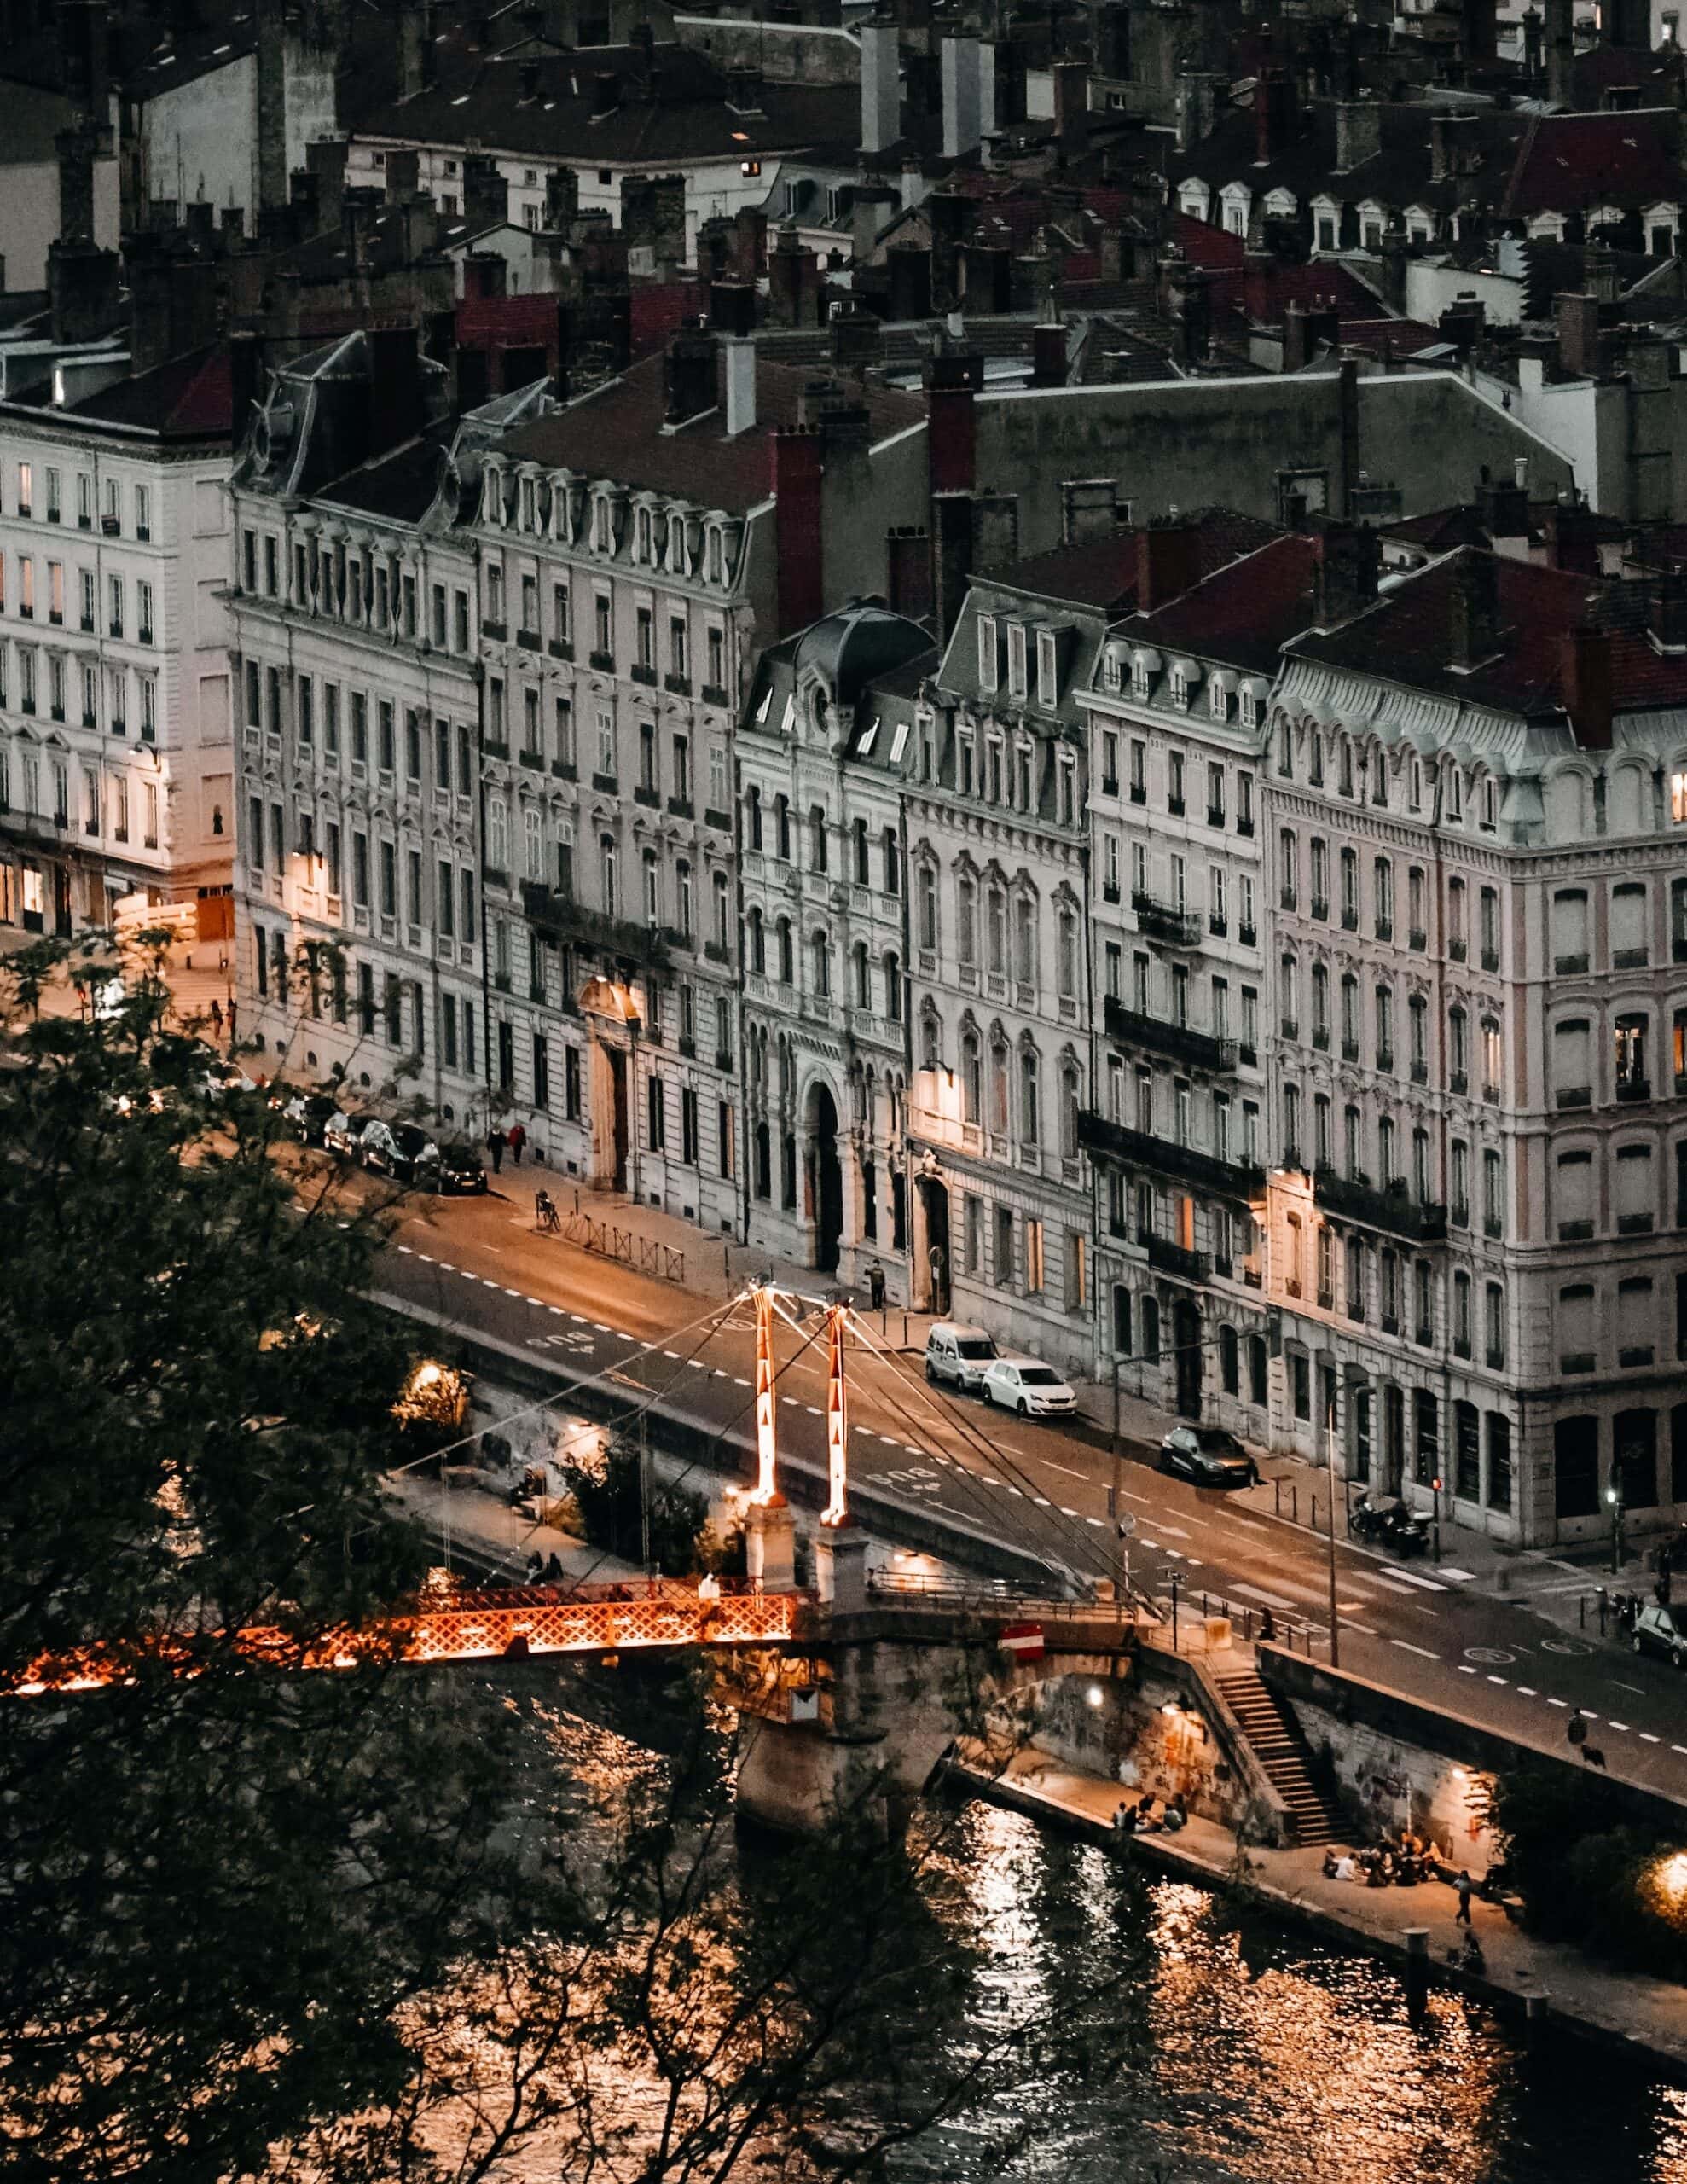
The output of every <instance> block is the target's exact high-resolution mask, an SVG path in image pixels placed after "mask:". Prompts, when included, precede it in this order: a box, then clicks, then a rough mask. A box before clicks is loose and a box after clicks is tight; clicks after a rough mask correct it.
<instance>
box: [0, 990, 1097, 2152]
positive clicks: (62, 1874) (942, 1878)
mask: <svg viewBox="0 0 1687 2184" xmlns="http://www.w3.org/2000/svg"><path fill="white" fill-rule="evenodd" d="M52 954H53V951H51V950H39V951H26V954H25V955H24V956H22V957H14V959H12V962H11V965H10V967H9V977H10V980H11V996H10V997H11V1008H10V1010H9V1021H10V1023H11V1025H12V1029H13V1034H14V1036H13V1039H12V1051H11V1054H10V1056H9V1061H10V1066H7V1067H0V1223H3V1228H0V1234H3V1235H4V1239H5V1252H4V1255H3V1258H0V1417H3V1418H4V1420H5V1423H6V1431H5V1433H4V1436H3V1440H0V1507H3V1509H4V1512H5V1522H4V1530H3V1533H0V1710H3V1711H0V1721H3V1725H4V1726H3V1734H0V2114H3V2117H4V2127H5V2129H6V2132H7V2155H8V2168H9V2175H12V2176H14V2177H16V2178H18V2179H20V2180H22V2184H71V2180H72V2179H74V2180H76V2181H77V2184H88V2181H89V2180H93V2184H107V2180H110V2184H123V2181H124V2180H128V2179H130V2178H138V2177H141V2176H146V2177H148V2178H149V2179H150V2178H152V2177H154V2176H156V2177H159V2178H165V2179H168V2180H170V2184H200V2181H201V2180H204V2181H205V2184H211V2180H213V2179H218V2180H220V2179H222V2178H224V2177H227V2176H230V2175H247V2174H258V2173H267V2174H281V2173H287V2174H299V2175H305V2174H308V2175H310V2177H311V2178H312V2179H313V2184H314V2181H315V2180H328V2184H372V2180H374V2179H376V2178H380V2179H383V2180H385V2179H387V2178H391V2177H395V2176H402V2177H415V2178H423V2177H432V2176H435V2175H449V2176H452V2177H454V2178H456V2179H460V2180H462V2184H474V2180H479V2179H482V2178H484V2179H487V2180H489V2184H490V2179H491V2178H492V2177H493V2176H494V2175H496V2164H498V2163H499V2162H501V2161H505V2160H507V2159H509V2158H511V2157H513V2155H514V2154H516V2153H518V2152H522V2153H525V2154H530V2155H532V2156H533V2158H536V2159H543V2160H545V2161H546V2162H547V2163H551V2162H553V2161H554V2167H552V2168H551V2169H550V2173H552V2174H554V2175H559V2176H567V2177H569V2178H571V2179H589V2178H593V2177H594V2176H596V2175H599V2174H600V2173H601V2174H604V2175H609V2174H614V2175H617V2177H619V2176H625V2177H633V2178H637V2179H640V2180H641V2184H690V2180H693V2179H703V2178H709V2179H721V2178H723V2177H724V2176H725V2175H727V2173H728V2171H729V2170H730V2169H732V2167H733V2164H734V2163H735V2162H736V2161H737V2160H739V2158H741V2157H742V2155H743V2154H744V2153H745V2150H746V2149H748V2148H750V2147H751V2146H763V2145H765V2146H773V2147H774V2148H775V2149H776V2150H777V2151H778V2152H779V2153H780V2158H781V2159H782V2160H784V2159H789V2160H791V2161H794V2162H797V2163H798V2164H809V2165H812V2164H815V2162H816V2161H818V2162H819V2163H820V2164H821V2165H823V2166H825V2167H826V2168H828V2169H832V2171H834V2172H836V2173H838V2174H839V2175H851V2174H854V2173H855V2172H856V2171H858V2170H860V2169H863V2168H864V2167H866V2166H867V2165H868V2164H870V2163H871V2162H872V2160H873V2159H874V2158H876V2156H877V2154H878V2152H882V2151H883V2149H884V2146H886V2145H887V2144H890V2143H894V2142H896V2140H900V2139H901V2138H904V2137H907V2136H911V2135H914V2134H916V2133H917V2132H918V2131H919V2130H920V2129H924V2128H925V2127H926V2126H927V2125H928V2124H929V2123H930V2122H931V2120H932V2119H933V2118H934V2117H939V2116H943V2115H953V2114H956V2113H959V2112H961V2111H963V2110H965V2109H969V2108H971V2107H975V2106H977V2104H979V2103H981V2102H986V2103H987V2102H988V2100H989V2099H990V2097H991V2096H992V2095H993V2094H995V2093H997V2092H999V2091H1000V2090H1001V2089H1002V2088H1004V2087H1005V2086H1006V2085H1009V2084H1012V2083H1017V2082H1022V2081H1023V2076H1024V2074H1025V2072H1026V2071H1028V2070H1029V2069H1031V2068H1033V2067H1037V2068H1041V2067H1044V2066H1045V2065H1046V2055H1047V2052H1048V2046H1049V2042H1051V2041H1052V2040H1056V2039H1058V2036H1059V2034H1060V2024H1058V2023H1055V2024H1051V2023H1049V2022H1048V2021H1047V2020H1046V2018H1045V2019H1041V2020H1040V2021H1039V2023H1038V2024H1036V2025H1035V2027H1032V2026H1029V2025H1026V2024H1016V2023H1013V2022H1012V2021H1011V2020H1007V2019H1005V2018H992V2020H991V2021H990V2024H989V2025H988V2029H987V2030H983V2031H982V2032H981V2031H978V2030H976V2029H975V2028H974V2026H973V2024H972V2022H971V2018H970V2017H969V2014H968V2011H967V2006H966V1997H967V1994H968V1992H969V1981H970V1977H971V1946H972V1944H971V1941H970V1939H969V1937H968V1935H967V1932H966V1931H965V1921H959V1922H958V1921H957V1920H955V1918H954V1915H953V1909H954V1907H953V1904H952V1903H951V1902H949V1901H948V1891H949V1888H950V1878H949V1867H948V1862H947V1854H946V1847H945V1844H946V1838H945V1826H946V1823H945V1821H944V1820H943V1817H942V1815H941V1814H939V1815H936V1817H935V1818H934V1819H930V1820H928V1821H923V1822H922V1823H921V1828H920V1830H919V1832H918V1833H916V1835H915V1837H914V1838H913V1841H912V1843H911V1844H891V1843H887V1842H886V1840H885V1839H884V1833H883V1830H882V1827H881V1826H880V1825H879V1822H878V1816H877V1815H878V1805H877V1803H876V1801H875V1799H874V1798H873V1796H872V1784H871V1782H870V1781H869V1782H868V1783H867V1786H866V1788H865V1791H864V1792H863V1794H862V1795H861V1796H860V1797H859V1798H855V1799H853V1800H852V1801H851V1802H850V1803H849V1804H848V1805H847V1806H846V1807H845V1808H844V1809H841V1810H840V1811H839V1812H838V1814H837V1815H835V1816H834V1819H833V1821H832V1824H831V1825H830V1826H829V1827H827V1828H826V1830H824V1831H823V1833H821V1835H820V1838H818V1839H817V1840H816V1841H815V1842H814V1843H812V1844H808V1845H806V1846H803V1847H802V1848H800V1849H799V1850H796V1851H794V1852H793V1853H792V1854H791V1855H790V1856H787V1857H785V1858H782V1859H779V1860H776V1861H773V1862H766V1863H761V1864H756V1863H752V1864H751V1866H750V1867H742V1866H740V1865H739V1862H737V1861H735V1860H734V1859H733V1857H732V1856H730V1849H731V1843H732V1821H733V1798H732V1777H733V1768H734V1765H735V1762H736V1757H737V1751H738V1744H739V1738H740V1737H741V1736H742V1735H744V1734H753V1733H754V1730H755V1722H756V1716H755V1712H754V1708H753V1705H751V1703H749V1702H751V1701H753V1702H755V1703H757V1704H759V1703H762V1701H764V1700H767V1699H770V1698H771V1699H774V1700H775V1701H776V1698H777V1677H778V1664H777V1662H774V1661H769V1662H767V1663H765V1664H749V1665H746V1666H745V1667H744V1668H743V1669H742V1670H740V1671H739V1673H740V1676H742V1677H744V1678H748V1679H750V1684H749V1685H746V1686H745V1687H740V1688H739V1689H737V1690H733V1689H730V1688H725V1687H722V1685H721V1683H720V1682H718V1681H717V1680H716V1678H715V1676H714V1675H713V1673H712V1672H711V1670H710V1668H709V1667H708V1665H707V1664H706V1663H704V1662H702V1661H696V1660H693V1661H691V1662H688V1663H685V1664H681V1666H680V1667H679V1668H678V1669H677V1670H673V1671H671V1672H670V1671H664V1670H656V1671H643V1670H629V1671H627V1672H625V1673H623V1676H621V1677H620V1678H619V1679H617V1678H616V1677H614V1676H607V1677H606V1676H605V1674H604V1672H603V1671H602V1670H593V1671H590V1672H588V1671H587V1670H583V1669H580V1668H577V1667H573V1668H569V1667H564V1668H562V1669H560V1670H557V1669H555V1668H554V1667H552V1666H548V1665H546V1664H534V1665H533V1666H531V1667H530V1668H512V1669H508V1670H501V1671H499V1672H498V1674H497V1675H496V1676H478V1675H474V1674H471V1673H468V1672H459V1671H457V1670H447V1671H443V1672H440V1673H429V1674H424V1673H423V1672H421V1671H420V1670H413V1669H407V1668H405V1667H403V1665H401V1664H398V1663H397V1661H396V1659H395V1658H393V1653H392V1651H391V1648H385V1649H384V1648H383V1647H381V1646H380V1644H378V1643H376V1644H372V1645H371V1646H370V1647H368V1650H367V1651H366V1653H364V1654H363V1656H362V1658H361V1660H360V1664H359V1665H358V1666H357V1668H355V1669H353V1670H348V1671H345V1672H322V1671H305V1670H302V1669H301V1667H300V1660H301V1657H302V1655H303V1653H304V1649H305V1648H306V1647H308V1646H309V1645H310V1642H311V1641H313V1640H314V1639H316V1638H317V1637H318V1636H319V1635H321V1634H322V1632H323V1631H324V1630H326V1629H338V1628H339V1627H341V1626H362V1625H365V1624H367V1623H369V1622H370V1620H371V1618H375V1617H377V1616H378V1615H379V1613H380V1611H381V1610H382V1609H385V1608H387V1607H390V1606H391V1605H392V1604H393V1603H394V1602H395V1601H397V1600H402V1599H403V1597H404V1596H405V1594H407V1593H408V1592H409V1590H410V1589H413V1588H414V1587H415V1583H417V1581H418V1578H419V1577H420V1575H421V1573H422V1571H423V1569H424V1567H425V1565H426V1562H427V1560H428V1553H427V1549H426V1544H425V1543H424V1542H420V1541H419V1540H418V1539H417V1538H416V1537H415V1536H414V1535H413V1534H412V1533H411V1532H410V1531H408V1530H407V1529H406V1528H405V1527H404V1526H403V1525H401V1524H399V1523H398V1522H397V1521H396V1520H395V1519H394V1518H393V1516H392V1515H391V1512H390V1510H389V1508H388V1507H387V1506H386V1503H385V1502H384V1501H383V1498H382V1495H381V1492H380V1475H381V1472H383V1470H384V1469H386V1468H387V1467H390V1466H391V1464H392V1463H394V1462H395V1461H403V1460H404V1459H405V1458H406V1457H407V1456H409V1455H410V1454H411V1453H412V1448H411V1444H410V1443H409V1441H408V1440H407V1438H406V1437H407V1429H406V1427H405V1426H404V1425H403V1422H402V1421H401V1420H399V1419H398V1418H397V1417H395V1415H394V1403H395V1398H396V1397H397V1395H398V1394H399V1391H401V1389H403V1387H404V1386H405V1385H406V1382H407V1379H408V1376H409V1374H410V1371H411V1368H413V1366H414V1364H415V1359H414V1357H413V1356H412V1354H411V1350H410V1346H409V1344H408V1343H407V1342H406V1341H405V1340H404V1339H403V1337H402V1335H401V1334H400V1333H397V1332H396V1331H395V1327H394V1324H393V1322H392V1321H390V1320H389V1319H387V1318H386V1316H384V1315H382V1314H381V1313H380V1312H379V1311H378V1310H375V1309H374V1308H373V1307H372V1306H371V1305H370V1304H368V1302H367V1301H366V1296H365V1292H366V1289H367V1287H368V1277H369V1273H370V1258H371V1253H372V1252H373V1251H374V1248H375V1247H376V1246H377V1244H378V1242H379V1229H378V1226H377V1225H376V1223H374V1222H372V1221H371V1220H370V1219H369V1218H368V1217H364V1216H362V1215H359V1214H358V1213H357V1211H356V1210H355V1208H353V1207H351V1206H350V1205H346V1204H345V1203H344V1202H343V1200H342V1199H341V1197H340V1195H339V1194H338V1193H337V1192H336V1191H335V1190H334V1189H333V1187H332V1186H331V1185H324V1184H321V1183H315V1184H313V1183H312V1182H310V1174H311V1173H312V1172H320V1171H310V1170H303V1171H301V1170H299V1168H298V1167H297V1164H290V1163H288V1162H287V1161H284V1160H282V1159H280V1158H278V1147H277V1145H276V1142H275V1136H274V1124H275V1118H274V1116H273V1113H272V1112H271V1111H270V1108H269V1107H268V1106H267V1103H266V1102H265V1101H264V1099H263V1097H262V1096H261V1095H252V1094H246V1095H242V1094H239V1093H235V1094H232V1095H229V1094H224V1093H222V1092H220V1091H217V1090H213V1089H211V1088H210V1086H209V1085H208V1083H207V1079H206V1061H207V1059H208V1057H207V1054H206V1050H205V1049H203V1048H200V1047H199V1046H198V1044H197V1043H196V1042H194V1040H193V1039H192V1038H191V1037H187V1036H184V1035H183V1034H181V1033H178V1032H176V1031H171V1030H169V1029H167V1028H166V1027H165V1023H164V1021H163V1018H162V1009H163V1006H164V996H163V993H162V990H161V988H159V986H158V985H157V984H156V982H151V981H142V982H141V983H140V985H137V986H136V990H135V992H134V995H133V997H132V999H131V1000H130V1002H127V1003H126V1004H125V1007H124V1008H123V1010H122V1011H121V1013H120V1014H119V1015H118V1016H117V1017H115V1018H113V1019H104V1018H101V1017H99V1016H97V1015H96V1017H95V1018H93V1019H90V1020H83V1021H76V1020H66V1019H58V1018H53V1017H50V1016H47V1015H43V1014H38V1013H36V1007H35V1004H36V1003H37V1002H38V1000H39V998H40V996H41V994H42V992H43V988H44V985H45V983H46V981H47V980H48V979H49V977H50V976H51V975H52V972H53V961H52ZM419 1430H424V1431H425V1430H426V1428H422V1429H419ZM253 1628H263V1629H268V1630H270V1631H273V1632H274V1633H275V1634H277V1635H276V1638H275V1643H274V1645H273V1647H271V1648H270V1650H269V1651H268V1652H267V1653H265V1655H264V1658H262V1659H261V1660H259V1659H254V1658H252V1655H251V1653H250V1651H249V1649H243V1648H242V1647H241V1646H239V1645H237V1644H236V1642H235V1634H237V1633H239V1632H241V1631H242V1630H250V1629H253ZM165 1639H168V1640H171V1641H179V1643H180V1644H182V1645H183V1646H186V1647H190V1648H191V1651H192V1665H193V1672H192V1673H191V1674H183V1673H181V1672H180V1667H179V1663H178V1662H177V1661H175V1660H172V1659H170V1658H165V1657H164V1656H163V1655H162V1654H161V1653H160V1650H159V1641H162V1640H165ZM90 1645H97V1646H100V1647H105V1648H107V1649H109V1652H108V1654H107V1658H108V1659H109V1660H110V1661H111V1662H113V1664H115V1667H116V1669H117V1670H119V1673H115V1674H114V1675H113V1676H111V1677H110V1679H109V1680H107V1682H104V1683H102V1684H101V1686H100V1687H97V1688H95V1689H90V1690H83V1691H75V1692H65V1691H63V1690H61V1689H60V1688H58V1687H56V1686H55V1685H53V1684H52V1682H51V1679H50V1677H45V1680H46V1681H47V1682H49V1688H48V1689H46V1690H44V1691H42V1690H39V1689H37V1691H36V1693H35V1695H29V1693H30V1687H32V1686H36V1687H38V1686H39V1685H40V1684H41V1683H42V1682H43V1676H44V1674H45V1672H44V1669H43V1664H51V1663H53V1662H55V1661H59V1662H62V1661H63V1660H64V1659H65V1658H67V1657H74V1656H75V1655H76V1654H77V1653H78V1649H79V1648H84V1647H89V1646H90ZM758 1673H759V1674H761V1675H762V1676H763V1677H764V1680H765V1689H762V1690H761V1691H759V1692H758V1691H757V1689H755V1688H752V1687H751V1686H753V1684H754V1680H755V1677H756V1676H757V1674H758ZM723 1701H724V1702H726V1703H724V1704H723V1703H722V1702H723ZM737 1701H745V1704H744V1705H738V1704H736V1703H735V1702H737ZM1125 1976H1127V1975H1126V1973H1125V1972H1124V1971H1123V1970H1122V1967H1118V1966H1097V1967H1091V1966H1086V1965H1080V1966H1077V1967H1076V1968H1075V1970H1074V1972H1073V1974H1072V1976H1071V1978H1070V1981H1069V1982H1068V1992H1067V1994H1066V1995H1065V1997H1064V1999H1065V2001H1066V2002H1067V2003H1068V2004H1069V2005H1070V2006H1076V2005H1078V2004H1080V2003H1081V2002H1083V2001H1093V2000H1094V1999H1095V1997H1096V1996H1097V1995H1105V1994H1106V1993H1107V1992H1109V1991H1110V1989H1111V1988H1112V1986H1113V1985H1114V1984H1116V1982H1118V1981H1119V1980H1120V1979H1121V1978H1123V1977H1125ZM1086 2037H1087V2035H1086ZM540 2173H544V2172H543V2171H541V2172H540Z"/></svg>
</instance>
